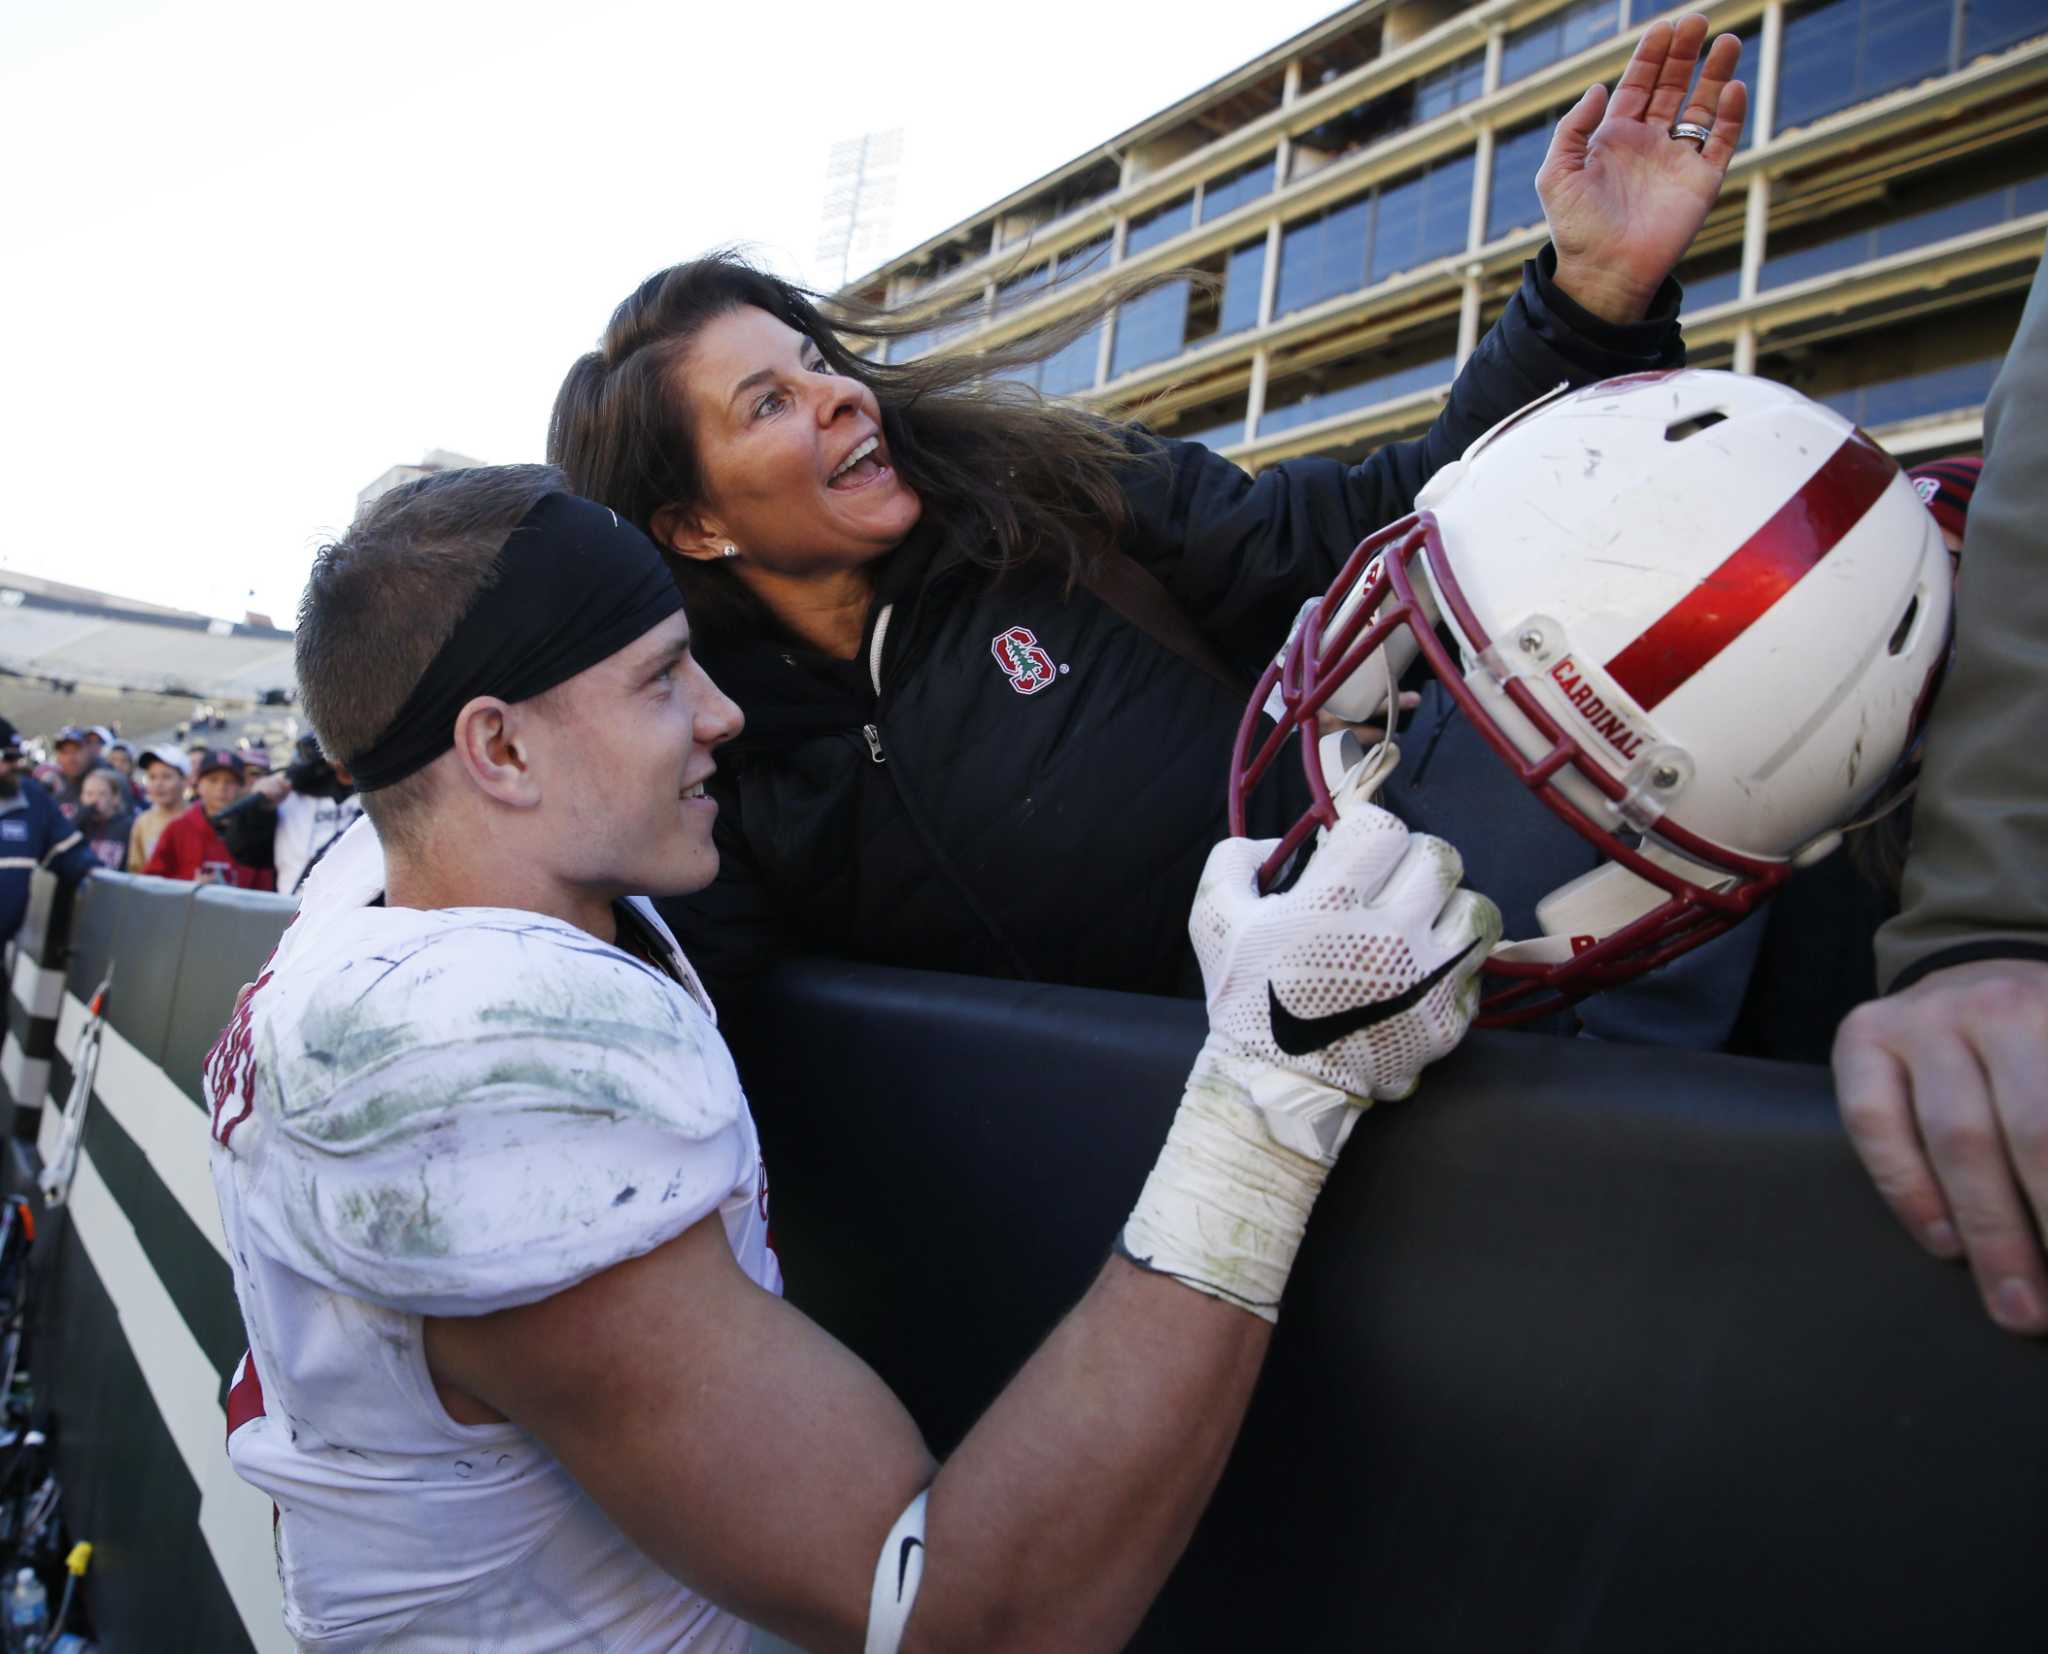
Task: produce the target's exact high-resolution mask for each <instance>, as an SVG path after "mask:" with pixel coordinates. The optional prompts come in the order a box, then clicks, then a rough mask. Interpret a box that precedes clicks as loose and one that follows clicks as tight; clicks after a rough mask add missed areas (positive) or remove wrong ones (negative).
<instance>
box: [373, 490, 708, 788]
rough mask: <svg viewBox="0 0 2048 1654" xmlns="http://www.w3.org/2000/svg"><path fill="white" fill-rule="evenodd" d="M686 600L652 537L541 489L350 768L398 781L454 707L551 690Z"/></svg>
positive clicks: (427, 758)
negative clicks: (386, 722)
mask: <svg viewBox="0 0 2048 1654" xmlns="http://www.w3.org/2000/svg"><path fill="white" fill-rule="evenodd" d="M682 606H683V599H682V594H681V593H680V592H678V591H677V590H676V583H675V581H674V580H672V579H671V578H670V577H669V572H668V569H667V568H666V567H665V566H664V565H663V563H662V560H661V554H660V553H659V552H658V551H656V550H655V549H654V542H653V541H651V540H649V539H648V538H647V536H646V535H644V534H642V533H641V532H640V531H639V530H638V529H637V528H634V527H632V526H631V525H630V524H626V523H622V522H620V520H619V517H618V514H617V513H616V512H614V511H611V510H609V509H607V508H606V507H604V506H601V505H593V504H591V502H590V501H588V500H580V499H578V498H577V497H576V496H575V495H573V494H547V495H543V496H542V497H541V499H540V500H539V502H538V503H536V504H535V506H534V508H533V509H532V510H531V511H529V512H527V514H526V515H525V516H524V517H522V518H521V519H520V520H519V526H518V527H516V528H515V529H513V530H512V532H511V534H510V535H509V536H508V537H507V538H506V541H505V548H504V550H502V551H500V552H499V553H498V555H497V557H496V559H495V560H494V561H493V562H492V564H491V578H490V580H489V582H488V583H487V584H486V585H485V586H484V588H483V590H482V591H480V592H478V593H477V595H476V600H475V601H474V602H472V603H471V604H470V606H469V608H468V609H467V610H465V611H464V613H463V616H462V618H461V619H460V620H458V621H457V622H456V623H455V630H454V631H453V632H452V633H451V634H450V635H449V638H448V641H447V642H446V643H444V644H442V645H441V648H440V651H439V652H438V653H437V654H436V655H435V656H434V658H433V661H432V662H431V663H430V664H429V665H428V667H427V670H426V672H425V674H424V675H423V676H422V677H421V678H420V681H419V682H418V683H417V684H415V685H414V686H413V691H412V693H411V694H410V695H408V696H407V697H406V698H405V705H404V706H402V707H400V708H399V709H398V715H397V716H396V717H395V718H393V719H392V720H391V725H390V727H389V728H388V729H386V730H385V731H384V733H383V734H382V735H380V736H379V737H378V738H377V739H376V741H375V742H374V743H372V744H371V746H370V748H369V750H368V751H366V752H362V753H358V754H357V755H356V756H355V757H353V758H350V759H347V760H346V763H347V766H348V770H349V773H350V774H351V775H352V776H353V777H354V778H355V784H356V786H357V788H358V789H359V790H361V791H363V792H369V791H371V790H373V789H375V788H377V787H388V786H390V785H391V784H392V783H393V782H396V781H403V780H404V779H405V778H406V777H407V776H409V775H413V774H415V773H417V772H418V771H420V770H423V769H425V768H426V767H427V766H428V765H429V764H431V763H432V762H433V761H434V760H435V759H436V758H439V757H440V756H441V754H442V753H444V752H446V751H447V750H448V749H449V748H450V747H452V746H453V745H454V744H455V717H456V714H457V713H459V712H461V710H462V709H463V707H465V706H466V705H468V704H469V702H471V701H473V700H474V699H476V697H477V696H479V695H495V696H496V697H497V698H498V699H499V700H501V701H524V700H529V699H531V698H532V697H533V696H535V695H540V694H544V693H546V692H547V691H548V690H550V689H552V688H554V687H555V685H556V684H558V683H566V682H567V681H568V680H569V679H571V678H573V677H575V676H576V674H577V673H578V672H581V671H583V670H585V669H586V668H587V667H592V666H595V665H596V664H597V663H598V662H599V661H601V660H604V659H606V658H608V657H609V656H612V655H615V654H617V653H618V652H619V651H620V650H621V649H623V648H625V647H626V645H627V644H629V643H631V642H633V641H634V640H635V639H636V638H641V637H645V636H646V635H647V633H648V632H650V631H652V630H653V629H654V628H655V627H656V626H659V625H660V624H661V623H662V622H663V621H664V620H666V619H668V617H669V616H670V615H672V614H674V613H675V612H676V611H677V610H678V609H680V608H681V607H682Z"/></svg>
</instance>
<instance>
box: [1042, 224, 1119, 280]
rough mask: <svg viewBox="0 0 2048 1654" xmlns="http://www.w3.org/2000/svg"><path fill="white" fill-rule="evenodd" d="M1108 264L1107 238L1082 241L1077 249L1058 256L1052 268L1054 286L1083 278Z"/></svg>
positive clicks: (1071, 249) (1104, 236) (1100, 237)
mask: <svg viewBox="0 0 2048 1654" xmlns="http://www.w3.org/2000/svg"><path fill="white" fill-rule="evenodd" d="M1108 262H1109V237H1108V236H1106V235H1101V236H1097V237H1096V238H1095V239H1094V240H1093V241H1084V242H1082V243H1081V245H1080V246H1078V247H1073V248H1069V249H1068V250H1067V251H1066V252H1064V253H1062V254H1060V256H1059V262H1058V263H1057V264H1055V265H1054V266H1053V272H1052V279H1053V282H1054V284H1055V285H1057V284H1058V283H1060V282H1063V281H1072V280H1073V279H1074V278H1075V277H1077V276H1084V275H1086V274H1088V273H1089V272H1090V271H1091V270H1098V269H1100V268H1101V267H1102V266H1103V265H1105V264H1107V263H1108Z"/></svg>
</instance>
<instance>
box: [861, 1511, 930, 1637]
mask: <svg viewBox="0 0 2048 1654" xmlns="http://www.w3.org/2000/svg"><path fill="white" fill-rule="evenodd" d="M931 1496H932V1490H931V1489H930V1488H926V1489H925V1490H924V1491H923V1492H922V1493H920V1494H919V1495H918V1496H917V1497H916V1498H915V1499H913V1500H911V1501H910V1503H909V1504H907V1505H905V1506H904V1507H903V1514H902V1515H901V1516H899V1517H897V1518H896V1525H895V1526H894V1527H893V1528H891V1529H890V1530H889V1537H888V1538H887V1539H885V1540H883V1541H882V1554H881V1555H880V1556H878V1557H876V1558H875V1588H874V1590H873V1592H872V1593H870V1595H869V1597H868V1640H867V1654H896V1649H897V1646H898V1645H899V1644H900V1643H901V1642H902V1641H903V1628H904V1626H905V1625H907V1624H909V1623H910V1610H911V1607H912V1605H913V1604H915V1603H916V1601H917V1588H918V1586H920V1585H922V1584H923V1583H924V1507H925V1501H926V1500H927V1499H929V1498H930V1497H931Z"/></svg>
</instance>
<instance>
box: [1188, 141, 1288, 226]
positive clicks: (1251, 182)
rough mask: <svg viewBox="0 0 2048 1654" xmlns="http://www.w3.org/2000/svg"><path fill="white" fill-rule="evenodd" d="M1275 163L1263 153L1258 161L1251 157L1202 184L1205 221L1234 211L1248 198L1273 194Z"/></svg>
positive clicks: (1255, 198) (1253, 199) (1252, 199)
mask: <svg viewBox="0 0 2048 1654" xmlns="http://www.w3.org/2000/svg"><path fill="white" fill-rule="evenodd" d="M1273 167H1274V158H1273V157H1272V156H1270V155H1261V156H1260V157H1259V158H1258V159H1257V160H1256V161H1248V162H1246V163H1245V165H1243V166H1241V167H1238V168H1237V169H1236V170H1235V171H1232V172H1226V173H1225V174H1224V175H1223V176H1222V177H1221V178H1211V179H1210V180H1209V181H1208V183H1206V184H1204V185H1203V186H1202V222H1203V223H1204V224H1206V223H1208V222H1209V220H1210V219H1212V218H1221V217H1222V216H1223V215H1224V214H1225V213H1227V212H1234V211H1235V210H1236V209H1237V208H1239V207H1241V206H1243V205H1244V204H1245V203H1246V202H1247V201H1257V200H1259V199H1261V198H1262V197H1264V196H1268V195H1271V194H1272V193H1273Z"/></svg>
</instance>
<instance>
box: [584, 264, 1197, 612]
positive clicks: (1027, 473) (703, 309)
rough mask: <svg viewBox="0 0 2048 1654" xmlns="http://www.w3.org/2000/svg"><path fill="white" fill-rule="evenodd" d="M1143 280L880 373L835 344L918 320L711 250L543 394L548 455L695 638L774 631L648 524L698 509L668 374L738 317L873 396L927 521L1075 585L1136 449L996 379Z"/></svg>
mask: <svg viewBox="0 0 2048 1654" xmlns="http://www.w3.org/2000/svg"><path fill="white" fill-rule="evenodd" d="M1176 274H1181V273H1180V272H1176ZM1156 285H1158V278H1154V279H1153V280H1150V281H1144V282H1135V283H1124V284H1121V285H1117V286H1114V287H1113V288H1112V290H1111V291H1110V292H1109V293H1108V294H1106V295H1105V296H1103V297H1101V298H1100V299H1098V300H1097V301H1096V302H1095V303H1094V304H1092V305H1090V306H1088V307H1087V308H1085V309H1083V310H1082V311H1081V312H1079V313H1078V314H1076V315H1070V316H1068V317H1066V318H1065V319H1064V320H1062V321H1060V322H1058V323H1055V324H1053V325H1052V326H1049V327H1046V328H1042V329H1039V330H1036V331H1034V332H1032V333H1030V334H1028V335H1026V336H1025V337H1024V338H1023V339H1021V340H1017V341H1015V342H1013V343H1010V344H1007V345H1003V346H999V347H997V348H994V349H990V350H983V351H979V352H972V353H960V354H949V355H939V356H924V357H920V358H918V359H915V360H913V361H909V362H904V363H900V364H885V363H881V362H873V361H870V360H868V359H867V358H866V357H864V356H861V355H858V354H856V353H855V352H854V351H853V350H851V349H850V348H848V345H847V343H846V341H847V340H848V339H870V340H881V339H890V338H901V337H904V336H907V335H909V334H912V333H916V332H920V331H922V330H925V329H928V328H930V327H931V326H932V325H933V321H932V319H931V318H929V317H922V318H919V319H917V320H915V321H906V320H905V319H903V318H902V317H900V316H894V315H891V314H889V313H887V312H884V311H880V310H877V309H874V308H872V307H869V306H865V305H861V304H857V303H854V302H851V301H847V300H843V299H831V300H827V299H825V298H823V297H822V296H821V295H819V294H816V293H812V292H810V291H809V290H808V289H805V288H802V287H799V286H797V285H795V284H794V283H792V282H787V281H784V280H782V279H781V278H780V277H777V276H773V275H770V274H769V273H768V272H766V271H765V270H761V269H758V268H756V267H755V266H754V265H752V264H750V263H748V262H747V261H746V260H745V259H744V258H743V257H741V256H740V255H739V254H738V253H736V252H733V251H730V250H725V251H720V252H715V253H712V254H709V255H707V256H706V257H704V258H700V259H693V260H691V261H690V262H689V263H687V264H677V265H673V266H671V267H670V268H669V269H666V270H663V271H661V272H660V273H659V274H657V275H653V276H649V277H648V278H647V280H645V281H643V282H642V283H641V284H640V285H639V287H637V288H636V289H634V291H633V292H632V294H631V295H630V296H628V298H627V299H626V300H625V302H624V303H623V304H621V305H620V306H619V307H618V309H616V310H614V311H613V312H612V319H611V322H610V323H609V325H607V326H606V328H605V330H604V336H603V338H602V340H601V341H600V343H599V345H598V348H597V349H596V350H593V351H591V352H590V353H589V354H588V355H585V356H582V357H579V358H578V359H577V361H576V364H575V365H574V366H573V367H571V368H570V369H569V373H568V377H567V378H565V379H564V380H563V381H562V388H561V390H560V391H559V392H558V393H557V394H556V396H555V407H554V413H553V415H552V417H551V418H550V419H549V421H548V449H547V451H548V459H549V461H550V462H551V463H553V464H555V465H558V466H560V467H561V468H562V469H563V470H564V471H565V472H567V473H568V476H569V484H570V486H571V487H572V488H573V489H574V490H575V491H576V492H577V493H579V494H582V495H584V496H585V497H587V498H589V499H593V500H597V501H600V502H601V503H603V504H605V505H608V506H610V507H611V508H612V509H613V510H614V511H617V512H618V513H619V514H620V515H621V516H624V517H628V518H630V519H631V520H632V521H633V522H634V523H636V524H638V525H639V527H640V528H641V529H642V530H643V531H645V532H646V533H647V534H648V535H649V536H650V537H652V538H653V539H654V541H655V543H656V544H657V545H662V549H663V553H664V555H666V556H667V557H668V561H669V567H670V568H671V570H673V571H674V573H675V576H676V580H677V583H678V584H679V585H680V586H681V587H682V588H683V595H684V597H685V599H686V600H687V601H688V603H689V605H690V613H691V618H692V620H693V621H694V622H695V623H696V624H697V625H698V626H699V627H700V628H703V629H705V630H706V631H707V632H709V633H713V634H716V633H721V632H722V633H725V634H726V635H731V634H732V633H734V632H761V631H774V630H778V629H779V628H778V626H777V623H776V621H775V620H774V617H773V616H772V615H771V614H770V613H769V612H768V610H767V606H766V605H765V604H763V603H762V602H761V601H760V600H759V599H758V598H756V597H755V596H754V595H753V594H752V593H751V592H750V591H748V589H747V588H746V587H745V586H744V585H743V584H742V583H741V582H740V581H739V580H738V579H736V578H735V577H734V575H733V573H732V571H731V570H730V569H729V568H727V567H724V566H722V565H720V564H718V563H707V562H702V561H699V560H697V559H694V558H688V557H681V556H677V555H674V554H673V553H670V552H669V550H668V548H667V546H666V545H663V544H662V537H661V536H660V535H659V534H656V533H655V531H654V519H655V516H656V514H657V513H659V512H662V511H664V510H680V511H683V512H685V513H689V514H692V515H694V514H696V513H697V512H698V511H699V510H700V509H701V508H702V506H703V503H704V499H705V478H704V473H703V467H702V464H701V461H700V459H699V456H698V452H697V443H696V438H695V434H694V432H693V431H692V429H691V425H690V416H689V410H688V407H687V405H686V403H685V400H684V397H683V393H682V387H681V385H680V384H679V383H678V382H677V381H678V372H677V370H678V368H679V366H680V364H681V362H682V360H683V358H684V357H685V356H686V355H687V354H688V352H689V349H690V346H691V344H692V342H693V341H694V340H695V339H696V336H697V334H698V332H699V331H700V330H701V329H702V328H703V327H704V326H705V325H706V324H707V323H709V322H711V321H713V320H715V319H716V318H718V317H719V316H722V315H725V314H727V313H729V312H731V311H733V310H736V309H739V308H741V307H742V306H746V305H752V306H754V307H755V308H757V309H760V310H764V311H766V312H767V313H768V314H769V315H771V316H773V317H775V318H776V319H777V320H779V321H781V322H783V323H784V324H786V325H787V326H789V327H791V328H794V329H795V330H796V331H797V332H799V333H801V334H804V335H805V336H806V337H808V338H809V339H810V340H811V341H812V343H814V344H815V345H816V346H817V348H818V350H819V352H820V353H821V354H822V355H823V356H824V358H825V361H826V363H827V365H828V366H829V367H830V368H831V370H832V371H833V372H834V373H839V374H844V375H845V376H847V377H848V378H851V379H858V380H859V381H861V382H862V383H863V384H865V385H866V386H868V388H869V389H870V390H872V391H873V392H874V395H875V400H876V402H877V403H878V404H879V405H880V407H881V413H882V429H883V433H884V435H885V436H886V437H887V439H888V444H889V455H890V459H891V461H892V463H893V464H894V465H895V467H896V469H897V472H898V474H899V475H900V476H901V477H902V478H903V480H904V481H905V482H906V483H908V484H909V485H910V487H911V488H912V489H913V490H914V491H915V492H916V494H917V496H918V498H919V499H920V500H921V501H922V502H923V504H924V517H923V522H924V524H925V525H926V526H927V527H930V528H935V529H937V530H938V531H939V532H941V533H943V534H945V535H946V536H947V537H948V538H949V539H950V540H951V542H952V543H953V544H954V545H955V546H957V547H958V549H959V550H960V551H961V553H962V554H963V555H964V556H966V557H967V558H969V559H970V560H972V561H973V562H975V563H978V564H980V565H982V566H983V567H985V568H989V569H992V570H997V571H1000V570H1004V569H1009V568H1014V567H1017V566H1019V565H1021V564H1024V563H1027V562H1029V563H1040V564H1045V565H1049V566H1051V567H1053V568H1055V569H1057V570H1058V571H1059V572H1060V573H1061V574H1062V575H1063V576H1064V577H1065V579H1066V580H1067V581H1068V582H1069V583H1071V582H1072V581H1074V580H1075V579H1077V578H1079V577H1080V576H1081V575H1083V574H1084V573H1085V572H1086V570H1087V569H1088V567H1089V565H1090V564H1091V563H1092V561H1093V560H1094V558H1095V557H1097V556H1098V555H1099V554H1100V553H1101V552H1102V551H1103V550H1104V549H1105V548H1106V547H1108V546H1110V545H1112V544H1114V543H1115V541H1116V539H1117V538H1118V537H1119V535H1120V534H1121V533H1122V531H1123V529H1124V528H1125V526H1126V523H1127V521H1128V509H1127V507H1126V505H1125V502H1124V494H1123V489H1122V487H1121V486H1120V485H1119V481H1118V473H1119V471H1120V470H1123V469H1126V468H1128V467H1129V466H1130V465H1131V464H1132V463H1133V451H1132V447H1131V446H1130V444H1129V442H1128V440H1127V437H1126V434H1125V430H1124V428H1122V427H1120V426H1118V425H1117V424H1116V423H1115V422H1113V421H1110V420H1107V419H1105V418H1103V417H1101V416H1099V415H1095V414H1090V413H1086V412H1083V411H1082V410H1080V409H1078V408H1072V407H1067V406H1063V405H1061V404H1059V403H1057V402H1051V401H1048V400H1046V399H1045V398H1043V397H1041V396H1040V395H1039V394H1038V392H1037V391H1036V390H1035V389H1033V388H1031V387H1030V386H1028V385H1024V384H1020V383H1018V382H1016V381H1015V380H1014V379H1013V378H1011V377H1008V376H1009V375H1012V374H1014V373H1015V372H1016V370H1018V369H1019V368H1022V367H1025V366H1028V365H1029V364H1031V363H1033V362H1037V361H1041V360H1043V359H1044V358H1045V357H1047V356H1049V355H1051V354H1052V353H1053V352H1055V351H1057V350H1059V349H1060V348H1062V347H1063V346H1065V345H1067V344H1070V343H1072V342H1073V341H1074V340H1076V339H1078V338H1080V337H1081V336H1082V335H1083V334H1085V333H1087V332H1088V331H1089V330H1090V329H1091V328H1093V327H1094V326H1096V325H1097V324H1099V323H1100V322H1101V321H1102V319H1103V318H1104V317H1105V316H1106V315H1107V314H1108V312H1109V311H1110V309H1111V308H1112V307H1113V306H1114V305H1115V304H1116V303H1117V302H1118V301H1119V300H1127V299H1128V298H1130V297H1131V296H1132V295H1133V294H1135V293H1137V292H1140V291H1143V290H1144V289H1146V288H1148V287H1151V286H1156ZM828 307H829V311H828ZM953 319H954V320H955V321H958V320H959V319H960V318H959V317H958V315H957V314H956V315H955V317H954V318H953ZM940 320H941V325H943V322H944V320H945V318H941V319H940Z"/></svg>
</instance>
